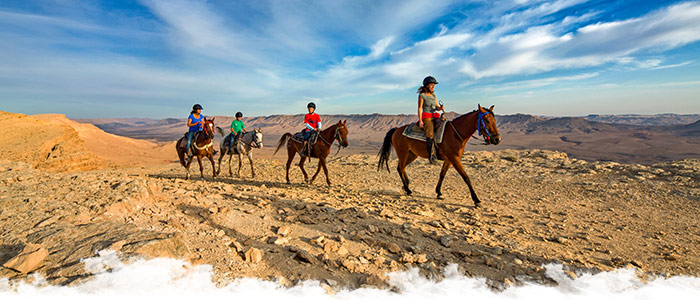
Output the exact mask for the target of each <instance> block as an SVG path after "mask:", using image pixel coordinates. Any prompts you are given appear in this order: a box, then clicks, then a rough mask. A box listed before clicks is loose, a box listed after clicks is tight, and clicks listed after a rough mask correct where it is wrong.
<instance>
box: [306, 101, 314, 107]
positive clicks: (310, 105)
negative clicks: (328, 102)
mask: <svg viewBox="0 0 700 300" xmlns="http://www.w3.org/2000/svg"><path fill="white" fill-rule="evenodd" d="M309 107H313V108H314V109H316V104H314V103H313V102H309V104H308V105H307V106H306V108H309Z"/></svg>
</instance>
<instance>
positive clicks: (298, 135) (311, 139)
mask: <svg viewBox="0 0 700 300" xmlns="http://www.w3.org/2000/svg"><path fill="white" fill-rule="evenodd" d="M317 139H318V134H311V136H310V137H309V140H308V142H309V145H314V144H316V140H317ZM292 140H295V141H297V142H299V143H302V144H304V132H297V133H295V134H294V135H293V136H292ZM304 152H305V151H299V155H301V156H310V157H315V156H316V155H315V153H314V151H313V148H312V149H310V150H309V152H310V153H304Z"/></svg>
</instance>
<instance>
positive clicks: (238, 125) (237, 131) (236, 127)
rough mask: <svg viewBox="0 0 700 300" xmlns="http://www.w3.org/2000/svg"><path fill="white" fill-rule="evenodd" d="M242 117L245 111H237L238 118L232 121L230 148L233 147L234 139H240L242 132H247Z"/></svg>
mask: <svg viewBox="0 0 700 300" xmlns="http://www.w3.org/2000/svg"><path fill="white" fill-rule="evenodd" d="M241 118H243V113H242V112H240V111H239V112H237V113H236V119H235V120H233V122H231V134H230V136H231V140H230V141H229V143H230V144H229V148H233V143H234V140H235V141H238V139H239V138H240V136H241V133H246V132H247V130H245V124H243V121H241Z"/></svg>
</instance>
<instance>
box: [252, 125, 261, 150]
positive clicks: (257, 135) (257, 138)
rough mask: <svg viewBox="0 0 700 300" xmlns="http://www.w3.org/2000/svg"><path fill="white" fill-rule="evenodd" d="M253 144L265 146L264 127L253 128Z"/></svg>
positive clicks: (254, 145)
mask: <svg viewBox="0 0 700 300" xmlns="http://www.w3.org/2000/svg"><path fill="white" fill-rule="evenodd" d="M251 146H253V147H255V148H262V147H263V134H262V129H260V128H256V129H254V130H253V141H252V143H251Z"/></svg>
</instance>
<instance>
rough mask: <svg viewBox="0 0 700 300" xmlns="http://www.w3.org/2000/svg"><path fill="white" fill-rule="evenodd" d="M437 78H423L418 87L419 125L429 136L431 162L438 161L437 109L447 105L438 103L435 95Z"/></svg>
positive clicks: (438, 115)
mask: <svg viewBox="0 0 700 300" xmlns="http://www.w3.org/2000/svg"><path fill="white" fill-rule="evenodd" d="M437 83H438V82H437V80H436V79H435V77H433V76H428V77H425V79H423V86H421V87H420V88H418V125H419V126H420V127H421V128H423V130H424V131H425V136H426V137H427V138H428V157H429V160H430V163H432V164H434V163H436V162H435V160H436V158H435V154H436V152H437V145H436V144H435V119H439V118H440V113H438V112H437V111H439V110H444V109H445V107H444V106H441V105H439V104H438V101H437V97H435V85H436V84H437Z"/></svg>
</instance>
